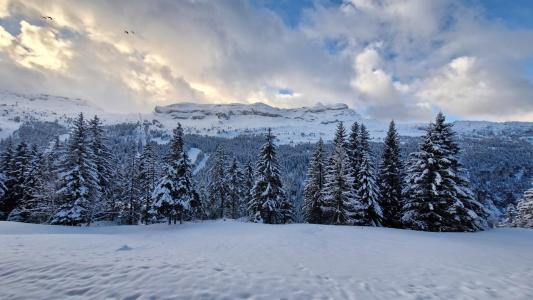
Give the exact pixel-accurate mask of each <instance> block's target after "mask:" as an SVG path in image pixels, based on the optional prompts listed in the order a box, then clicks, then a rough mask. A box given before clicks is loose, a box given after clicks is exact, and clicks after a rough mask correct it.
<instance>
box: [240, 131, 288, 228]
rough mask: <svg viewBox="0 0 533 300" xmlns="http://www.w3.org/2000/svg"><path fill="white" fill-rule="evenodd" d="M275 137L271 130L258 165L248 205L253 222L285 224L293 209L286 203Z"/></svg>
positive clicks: (262, 148)
mask: <svg viewBox="0 0 533 300" xmlns="http://www.w3.org/2000/svg"><path fill="white" fill-rule="evenodd" d="M274 138H275V136H274V135H273V134H272V130H271V129H270V128H269V129H268V132H267V135H266V143H265V144H264V145H263V146H262V147H261V150H260V153H259V159H258V161H257V165H256V171H255V175H256V180H255V183H254V187H253V188H252V199H251V201H250V203H248V210H249V212H250V216H251V220H252V221H254V222H264V223H267V224H275V223H283V222H285V221H287V220H286V218H287V217H288V214H290V212H291V209H292V207H290V204H288V203H287V201H286V198H285V197H286V196H285V191H284V190H283V185H282V182H281V174H280V170H279V164H278V160H277V157H276V146H275V145H274Z"/></svg>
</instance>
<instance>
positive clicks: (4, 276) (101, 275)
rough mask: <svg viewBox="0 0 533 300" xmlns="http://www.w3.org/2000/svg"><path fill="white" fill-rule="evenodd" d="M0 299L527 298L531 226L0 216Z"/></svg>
mask: <svg viewBox="0 0 533 300" xmlns="http://www.w3.org/2000/svg"><path fill="white" fill-rule="evenodd" d="M0 259H1V262H0V299H62V298H69V299H106V298H107V299H191V298H194V299H218V298H225V299H241V298H244V299H278V298H288V299H315V298H333V299H533V230H526V229H497V230H491V231H488V232H481V233H474V234H472V233H462V234H461V233H441V234H437V233H426V232H414V231H407V230H393V229H384V228H367V227H365V228H361V227H337V226H317V225H303V224H300V225H263V224H250V223H238V222H229V221H228V222H222V221H219V222H206V223H197V224H185V225H181V226H180V225H176V226H167V225H153V226H120V227H119V226H113V227H92V228H82V227H78V228H68V227H53V226H44V225H30V224H20V223H11V222H0Z"/></svg>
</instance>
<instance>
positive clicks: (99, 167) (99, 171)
mask: <svg viewBox="0 0 533 300" xmlns="http://www.w3.org/2000/svg"><path fill="white" fill-rule="evenodd" d="M88 143H89V149H90V151H91V153H92V160H93V164H94V166H95V176H96V184H95V186H94V187H93V191H92V193H93V194H94V196H93V197H92V199H91V201H93V203H91V204H90V212H89V214H90V216H91V217H90V218H89V220H88V221H89V222H91V221H92V219H93V218H94V216H97V215H99V214H105V213H106V212H107V211H109V210H110V207H112V205H113V203H112V197H111V180H112V178H113V177H114V171H113V165H114V163H113V160H114V158H113V154H112V153H111V150H110V149H109V147H108V146H107V140H106V138H105V135H104V129H103V127H102V123H101V121H100V119H99V118H98V116H96V115H95V116H94V117H93V119H91V120H90V121H89V124H88Z"/></svg>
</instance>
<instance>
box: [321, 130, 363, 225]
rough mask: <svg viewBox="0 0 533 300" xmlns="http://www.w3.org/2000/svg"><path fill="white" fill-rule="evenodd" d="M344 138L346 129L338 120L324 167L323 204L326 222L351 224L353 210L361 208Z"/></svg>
mask: <svg viewBox="0 0 533 300" xmlns="http://www.w3.org/2000/svg"><path fill="white" fill-rule="evenodd" d="M345 139H346V130H345V129H344V126H343V124H342V122H339V124H338V125H337V131H336V133H335V139H334V144H333V152H332V153H331V156H330V158H329V161H328V166H327V168H326V176H325V185H324V206H323V213H324V220H327V221H326V222H325V223H326V224H335V225H352V224H353V213H354V211H356V209H361V208H360V207H358V206H357V204H358V203H357V202H356V201H355V194H354V191H353V184H354V182H353V177H352V170H351V168H350V161H349V159H348V154H347V153H346V143H345Z"/></svg>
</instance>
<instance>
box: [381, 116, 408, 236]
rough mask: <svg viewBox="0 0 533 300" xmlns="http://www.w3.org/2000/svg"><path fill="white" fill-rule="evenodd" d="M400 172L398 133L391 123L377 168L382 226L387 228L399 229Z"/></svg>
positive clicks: (401, 167) (401, 168)
mask: <svg viewBox="0 0 533 300" xmlns="http://www.w3.org/2000/svg"><path fill="white" fill-rule="evenodd" d="M402 172H403V165H402V162H401V160H400V145H399V140H398V133H397V132H396V126H395V124H394V121H391V122H390V125H389V131H388V132H387V136H386V138H385V141H384V146H383V155H382V157H381V165H380V167H379V197H380V204H381V207H382V208H383V225H384V226H387V227H394V228H400V227H401V221H400V219H401V210H402V202H403V200H402V190H403V178H402Z"/></svg>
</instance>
